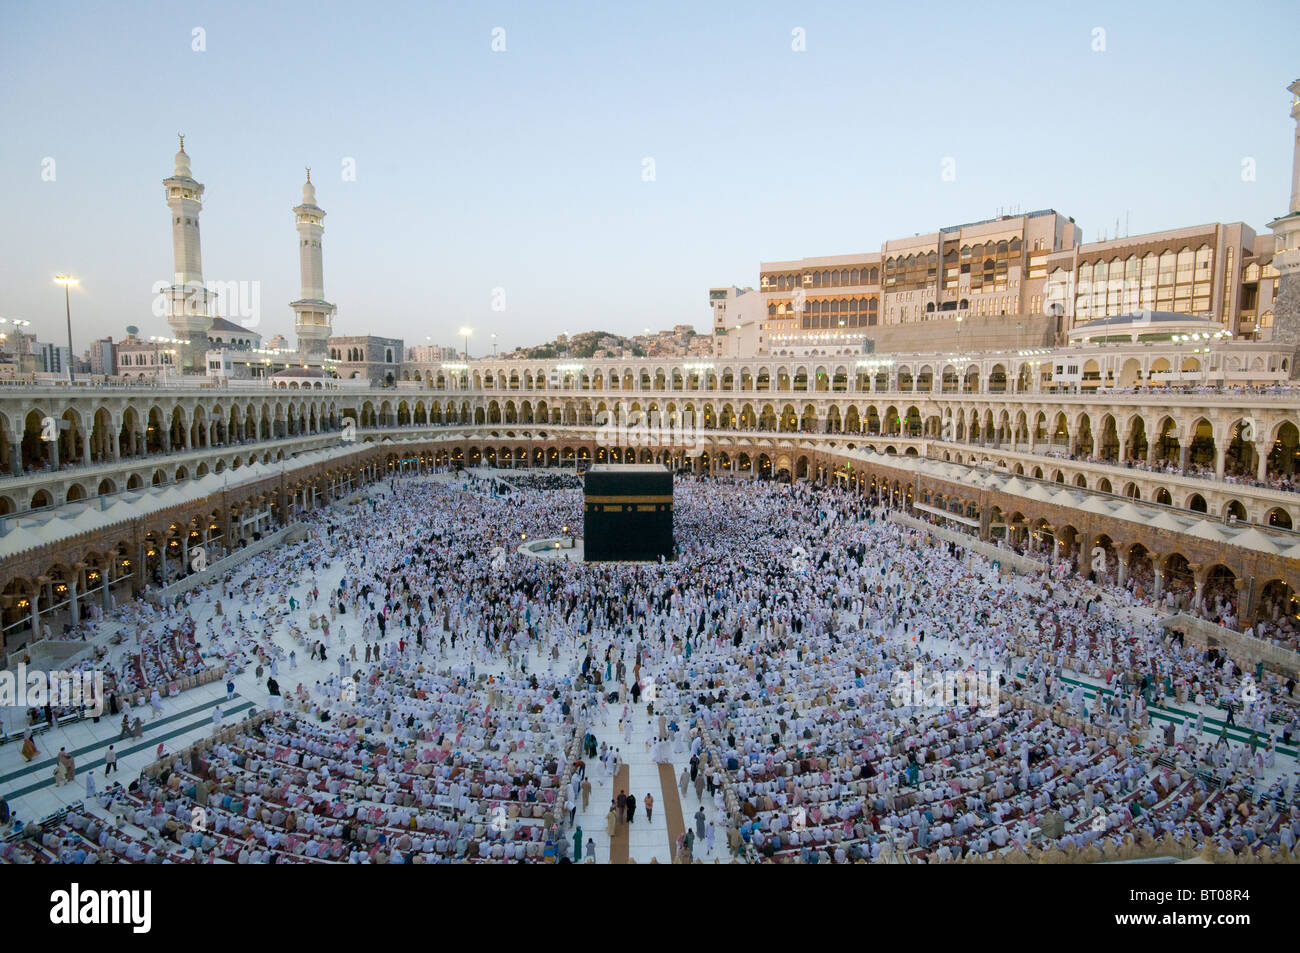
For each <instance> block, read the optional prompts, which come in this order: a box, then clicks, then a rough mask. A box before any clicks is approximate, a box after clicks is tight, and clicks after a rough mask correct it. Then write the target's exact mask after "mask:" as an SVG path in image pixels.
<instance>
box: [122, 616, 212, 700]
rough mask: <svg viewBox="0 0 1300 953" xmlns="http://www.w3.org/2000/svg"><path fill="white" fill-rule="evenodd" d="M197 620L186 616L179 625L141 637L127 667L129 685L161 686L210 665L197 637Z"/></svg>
mask: <svg viewBox="0 0 1300 953" xmlns="http://www.w3.org/2000/svg"><path fill="white" fill-rule="evenodd" d="M194 628H195V626H194V619H193V618H192V617H190V616H188V615H187V616H186V617H185V618H183V619H181V620H180V622H179V624H176V625H167V624H164V625H163V626H162V630H161V631H157V632H151V633H149V634H148V635H147V636H146V637H145V638H143V639H142V641H141V645H140V651H139V652H137V653H134V654H133V655H132V656H131V659H130V665H129V666H128V667H127V676H128V678H127V685H126V687H128V688H132V689H136V688H139V689H149V688H154V687H161V686H163V685H167V684H171V683H174V682H178V681H180V680H181V679H182V678H186V677H188V676H191V675H197V674H198V673H199V672H201V671H203V669H205V668H206V667H207V665H206V663H205V662H204V660H203V656H202V655H201V653H200V652H199V647H198V644H197V642H196V641H195V638H194Z"/></svg>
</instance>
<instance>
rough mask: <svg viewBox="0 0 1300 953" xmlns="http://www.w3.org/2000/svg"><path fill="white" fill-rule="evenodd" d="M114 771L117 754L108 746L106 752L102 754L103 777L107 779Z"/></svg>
mask: <svg viewBox="0 0 1300 953" xmlns="http://www.w3.org/2000/svg"><path fill="white" fill-rule="evenodd" d="M116 770H117V752H116V751H114V750H113V746H112V745H109V746H108V750H107V751H106V752H104V777H105V778H107V777H108V776H109V775H110V774H112V773H113V772H114V771H116Z"/></svg>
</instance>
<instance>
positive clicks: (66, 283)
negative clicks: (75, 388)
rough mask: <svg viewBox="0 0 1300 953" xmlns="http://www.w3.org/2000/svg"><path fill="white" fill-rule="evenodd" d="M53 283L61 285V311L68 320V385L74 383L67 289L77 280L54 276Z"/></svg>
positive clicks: (70, 311)
mask: <svg viewBox="0 0 1300 953" xmlns="http://www.w3.org/2000/svg"><path fill="white" fill-rule="evenodd" d="M54 283H55V284H56V285H63V309H64V312H65V313H66V314H67V318H68V383H69V384H71V383H74V378H73V374H72V299H71V298H70V297H69V292H68V289H69V288H71V287H72V286H73V285H75V284H76V283H77V279H76V278H73V277H72V276H71V275H55V276H54Z"/></svg>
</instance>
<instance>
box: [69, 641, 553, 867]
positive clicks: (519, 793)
mask: <svg viewBox="0 0 1300 953" xmlns="http://www.w3.org/2000/svg"><path fill="white" fill-rule="evenodd" d="M380 668H381V666H380V665H378V664H376V665H375V666H374V667H373V670H372V671H371V673H370V675H369V677H367V678H363V679H361V680H359V682H355V683H354V685H357V686H359V687H358V689H357V690H355V694H354V693H352V692H350V693H348V696H347V697H343V698H339V699H338V702H337V704H338V706H339V710H338V711H337V713H336V715H335V717H333V718H331V720H330V721H328V722H320V721H316V720H313V719H311V718H308V717H298V716H294V715H292V714H289V713H284V712H281V713H277V714H276V715H275V716H274V717H273V718H270V719H265V720H261V721H259V722H258V723H257V724H256V727H255V728H248V729H246V730H242V731H240V732H239V733H238V735H237V736H236V737H235V738H233V739H231V740H230V741H222V742H218V743H216V744H214V745H212V746H211V748H210V750H208V751H207V752H206V753H205V754H204V755H203V756H201V757H199V758H197V759H194V758H191V759H188V760H187V759H186V758H184V757H181V756H177V757H176V758H174V759H172V763H171V764H170V765H169V766H168V768H167V769H166V771H165V772H164V774H163V775H160V776H159V778H158V780H157V781H156V782H149V781H146V782H143V787H142V788H141V789H140V790H139V791H133V792H130V793H128V794H126V795H119V797H122V798H124V799H125V801H126V803H128V804H129V805H130V806H131V807H132V814H131V818H130V819H131V820H132V822H133V823H135V824H136V825H138V826H139V827H140V828H144V829H150V830H153V831H154V832H155V836H157V837H159V838H167V839H168V840H169V841H170V842H171V846H172V854H171V856H172V857H173V858H175V859H185V858H188V857H190V856H203V857H218V858H221V859H223V860H227V861H230V862H235V863H261V862H267V861H271V860H274V861H275V862H285V861H301V862H325V861H333V862H359V863H389V862H414V863H432V862H439V861H451V860H458V861H470V862H481V861H494V860H497V861H507V860H508V861H532V862H537V861H540V860H542V859H544V858H545V857H546V854H547V851H546V848H547V844H546V838H547V833H548V825H549V823H551V822H553V821H554V812H555V804H556V800H557V784H558V777H559V774H560V769H561V765H560V763H559V760H558V756H557V755H555V754H552V753H551V752H552V751H557V752H558V751H561V750H562V748H563V745H562V743H561V742H562V741H563V740H564V739H565V738H566V737H567V736H568V735H571V734H572V730H573V727H572V723H571V721H570V722H567V723H566V719H565V716H564V715H563V713H562V712H561V706H560V704H559V703H558V702H557V701H556V696H557V695H558V694H559V691H558V690H559V687H560V685H559V683H558V682H553V681H548V680H545V679H538V678H530V679H521V678H516V679H511V678H504V679H502V678H499V677H498V678H492V679H488V678H486V677H480V678H478V679H475V680H474V681H473V682H471V681H470V679H469V677H468V672H465V673H462V674H460V675H457V674H454V673H451V672H448V673H446V674H443V675H437V674H434V673H432V672H426V671H424V670H423V666H422V665H421V664H420V663H418V662H409V661H406V660H402V659H400V658H399V659H396V660H390V661H388V662H386V663H384V666H383V668H384V671H383V672H382V673H381V671H380ZM417 716H418V719H419V720H418V723H417V721H416V718H417ZM196 809H201V810H202V812H203V817H204V825H203V829H202V830H194V829H192V825H191V821H192V816H193V813H194V811H195V810H196ZM59 836H70V835H67V834H66V833H65V834H62V835H60V834H59V833H57V832H56V833H52V834H47V835H46V837H47V838H50V837H59ZM178 849H179V852H178ZM186 851H189V852H192V853H188V854H187V853H185V852H186ZM119 856H121V857H127V858H128V859H134V857H135V851H134V849H133V850H132V853H130V854H119Z"/></svg>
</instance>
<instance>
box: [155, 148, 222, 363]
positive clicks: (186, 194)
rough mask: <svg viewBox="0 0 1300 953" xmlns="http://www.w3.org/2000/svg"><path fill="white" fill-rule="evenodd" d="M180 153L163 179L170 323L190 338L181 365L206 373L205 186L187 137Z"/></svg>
mask: <svg viewBox="0 0 1300 953" xmlns="http://www.w3.org/2000/svg"><path fill="white" fill-rule="evenodd" d="M180 140H181V148H180V151H179V152H177V153H176V160H175V161H176V168H175V170H174V171H173V172H172V174H171V177H170V178H167V179H163V187H164V189H166V195H167V208H168V209H169V210H170V211H171V219H172V261H173V266H174V274H175V277H174V278H173V280H172V286H171V289H170V293H169V301H168V306H167V323H168V324H169V325H171V328H172V331H173V332H175V334H176V336H177V337H178V338H181V339H182V340H184V341H186V342H188V343H187V344H185V345H183V346H182V347H181V352H182V353H181V355H180V361H179V362H178V363H179V365H180V366H181V367H182V369H183V370H185V371H188V372H191V373H206V368H207V360H206V358H205V356H204V355H205V354H206V352H207V349H208V333H207V332H208V328H210V327H212V317H211V316H210V315H209V314H208V291H207V289H206V288H205V287H204V285H203V256H202V254H201V253H200V251H199V212H201V211H203V186H202V185H200V184H199V183H198V182H195V181H194V178H193V176H191V175H190V157H189V156H188V155H187V154H186V153H185V137H184V136H181V137H180Z"/></svg>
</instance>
